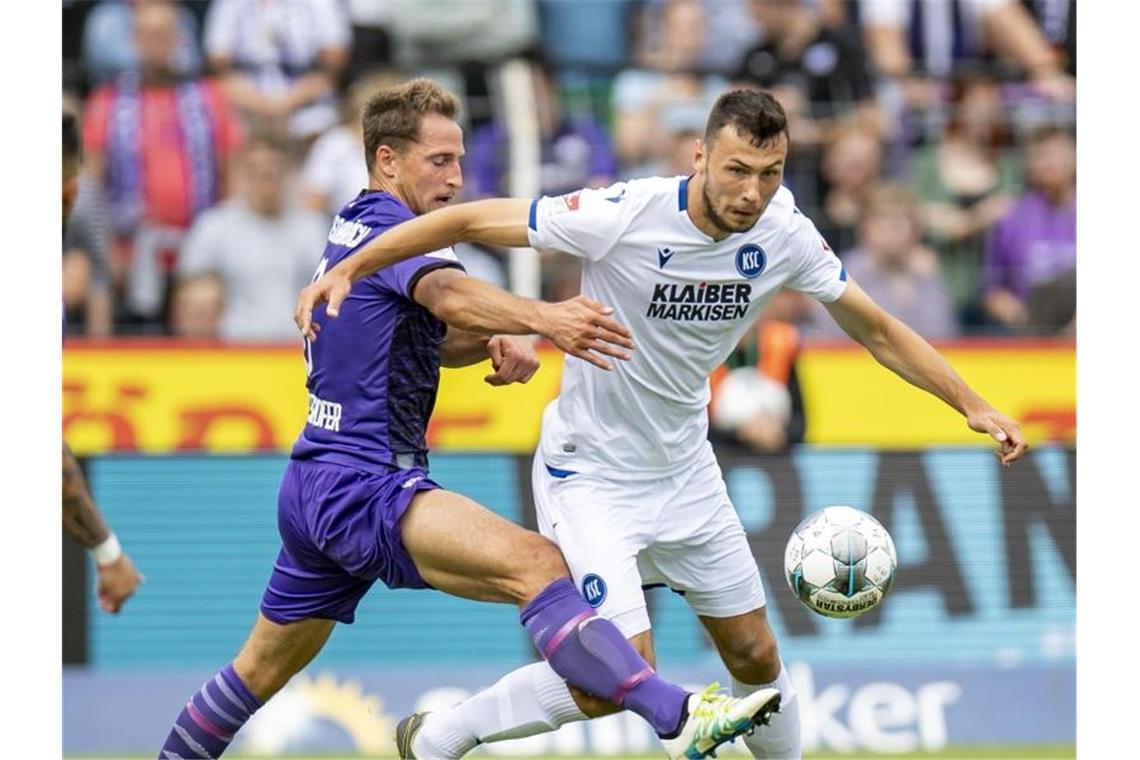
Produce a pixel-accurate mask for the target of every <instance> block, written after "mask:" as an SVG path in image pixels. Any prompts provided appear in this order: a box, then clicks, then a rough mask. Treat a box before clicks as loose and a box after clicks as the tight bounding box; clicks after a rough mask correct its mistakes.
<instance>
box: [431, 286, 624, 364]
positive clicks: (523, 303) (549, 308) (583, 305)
mask: <svg viewBox="0 0 1140 760" xmlns="http://www.w3.org/2000/svg"><path fill="white" fill-rule="evenodd" d="M412 297H413V298H414V299H415V300H416V303H418V304H420V305H421V306H423V307H424V308H426V309H427V310H428V311H430V312H431V313H432V314H434V315H435V316H436V317H438V318H439V319H441V320H442V321H444V322H446V323H447V324H448V325H449V326H450V327H457V328H459V329H461V330H466V331H469V332H475V333H483V334H484V335H499V334H503V335H541V336H543V337H545V338H548V339H550V341H551V342H553V343H554V345H556V346H558V347H559V348H560V349H562V350H563V351H565V352H566V353H568V354H570V355H571V356H576V357H578V358H579V359H584V360H585V361H588V362H590V363H591V364H593V365H595V366H597V367H601V368H602V369H613V366H612V365H611V364H610V363H609V362H608V361H606V360H605V359H604V358H603V357H602V356H598V354H604V355H606V356H612V357H614V358H616V359H628V358H629V353H628V349H632V348H633V340H632V337H631V335H630V332H629V329H628V328H626V327H625V326H623V325H621V324H619V323H617V322H615V321H614V320H613V319H612V318H611V317H610V314H611V313H612V312H613V309H611V308H609V307H608V306H603V305H602V304H600V303H598V302H597V301H593V300H591V299H589V298H586V297H585V296H576V297H574V298H571V299H570V300H568V301H562V302H560V303H546V302H545V301H535V300H532V299H530V298H523V297H521V296H516V295H515V294H514V293H510V292H508V291H505V290H503V289H502V288H497V287H495V286H494V285H491V284H490V283H487V282H483V281H482V280H478V279H476V278H474V277H468V276H467V275H465V274H463V272H461V271H459V270H458V269H454V268H450V267H448V268H440V269H436V270H435V271H432V272H429V273H428V274H426V275H424V276H423V277H421V278H420V280H419V282H417V283H416V288H415V291H414V292H413V293H412ZM496 369H497V368H496ZM488 382H490V381H489V380H488Z"/></svg>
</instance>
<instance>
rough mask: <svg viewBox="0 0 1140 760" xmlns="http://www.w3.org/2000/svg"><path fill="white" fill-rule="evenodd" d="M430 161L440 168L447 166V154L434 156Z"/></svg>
mask: <svg viewBox="0 0 1140 760" xmlns="http://www.w3.org/2000/svg"><path fill="white" fill-rule="evenodd" d="M431 162H432V164H434V165H435V166H439V167H441V168H442V167H444V166H447V163H448V161H447V156H436V157H435V158H433V159H432V160H431Z"/></svg>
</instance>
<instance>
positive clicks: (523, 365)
mask: <svg viewBox="0 0 1140 760" xmlns="http://www.w3.org/2000/svg"><path fill="white" fill-rule="evenodd" d="M487 353H488V354H489V355H490V357H491V367H492V368H493V369H494V370H495V372H494V373H493V374H490V375H487V376H486V377H484V378H483V381H484V382H485V383H487V384H488V385H510V384H511V383H525V382H526V381H527V380H530V379H531V378H532V377H534V373H535V372H538V365H539V362H538V354H536V353H535V352H534V345H533V344H532V343H531V340H530V339H529V338H524V337H519V336H516V335H496V336H495V337H493V338H491V339H490V340H489V341H487Z"/></svg>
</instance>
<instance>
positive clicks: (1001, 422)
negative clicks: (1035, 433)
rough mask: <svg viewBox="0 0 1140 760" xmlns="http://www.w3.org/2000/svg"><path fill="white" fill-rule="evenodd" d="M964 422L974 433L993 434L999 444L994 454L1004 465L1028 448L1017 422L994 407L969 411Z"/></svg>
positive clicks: (1020, 455)
mask: <svg viewBox="0 0 1140 760" xmlns="http://www.w3.org/2000/svg"><path fill="white" fill-rule="evenodd" d="M966 424H967V425H969V426H970V429H971V430H973V431H974V432H976V433H988V434H989V435H991V436H993V439H994V440H995V441H997V442H998V444H999V446H998V449H997V451H995V452H994V454H995V455H996V456H997V458H998V461H999V462H1001V463H1002V464H1003V465H1005V466H1006V467H1008V466H1009V465H1010V464H1012V463H1013V462H1016V461H1017V460H1018V459H1021V457H1022V456H1024V455H1025V452H1026V451H1028V450H1029V444H1028V443H1026V442H1025V436H1023V435H1022V434H1021V428H1020V427H1018V426H1017V423H1016V422H1014V421H1013V420H1011V419H1010V418H1009V417H1006V416H1005V415H1004V414H1002V413H1001V412H999V411H997V410H996V409H993V408H990V409H983V410H981V411H977V412H971V413H970V414H968V415H967V416H966Z"/></svg>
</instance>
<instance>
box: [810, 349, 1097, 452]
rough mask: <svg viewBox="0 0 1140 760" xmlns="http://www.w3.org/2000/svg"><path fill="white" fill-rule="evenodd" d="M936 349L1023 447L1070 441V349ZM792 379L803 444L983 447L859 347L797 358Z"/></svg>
mask: <svg viewBox="0 0 1140 760" xmlns="http://www.w3.org/2000/svg"><path fill="white" fill-rule="evenodd" d="M939 348H940V351H941V353H942V354H943V356H945V357H946V359H947V360H948V361H949V362H950V364H951V365H952V366H953V367H954V368H955V369H956V370H957V371H958V374H959V375H961V376H962V378H963V379H964V380H965V381H966V382H967V383H969V384H970V387H972V388H973V389H974V390H976V391H977V392H978V393H980V394H981V395H982V396H983V397H984V398H985V399H986V400H988V401H989V402H990V403H991V404H993V405H994V406H995V407H997V408H998V409H999V410H1001V411H1002V412H1003V413H1005V414H1007V415H1009V416H1010V417H1012V418H1013V419H1015V420H1017V421H1018V422H1019V423H1020V424H1021V426H1022V430H1023V432H1024V433H1025V435H1026V437H1027V439H1028V440H1029V441H1030V443H1033V442H1043V441H1060V442H1066V443H1073V442H1075V441H1076V434H1077V356H1076V348H1075V346H1074V345H1073V344H1072V343H1071V342H1063V343H1057V342H1052V341H1024V342H1008V341H1000V342H998V341H993V342H984V343H983V342H977V343H968V342H961V343H953V344H946V345H943V346H940V347H939ZM798 374H799V377H800V382H801V384H802V389H803V394H804V409H805V413H806V416H807V434H806V439H807V440H808V442H810V443H818V444H825V445H872V446H875V447H876V448H914V447H923V446H928V445H935V444H936V445H945V444H975V445H977V444H980V443H984V442H985V440H986V439H985V438H983V437H981V436H979V435H978V434H977V433H974V432H973V431H971V430H970V429H969V428H967V427H966V424H965V421H964V419H963V418H962V417H961V416H960V415H959V414H958V413H957V412H955V411H954V410H952V409H951V408H950V407H948V406H946V405H945V404H944V403H942V402H941V401H939V400H938V399H936V398H934V397H933V396H931V395H929V394H928V393H926V392H925V391H922V390H919V389H918V388H916V387H914V386H913V385H910V384H908V383H906V382H905V381H903V380H902V379H900V378H899V377H897V376H896V375H894V374H893V373H892V372H890V371H889V370H887V369H885V368H884V367H882V366H880V365H879V364H878V363H877V362H876V361H875V360H874V359H873V358H872V357H871V356H870V354H868V353H867V352H866V351H864V350H863V349H862V348H860V347H857V346H842V347H835V348H827V347H820V346H816V347H812V348H809V349H807V350H805V351H804V352H803V354H802V355H801V356H800V359H799V365H798Z"/></svg>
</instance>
